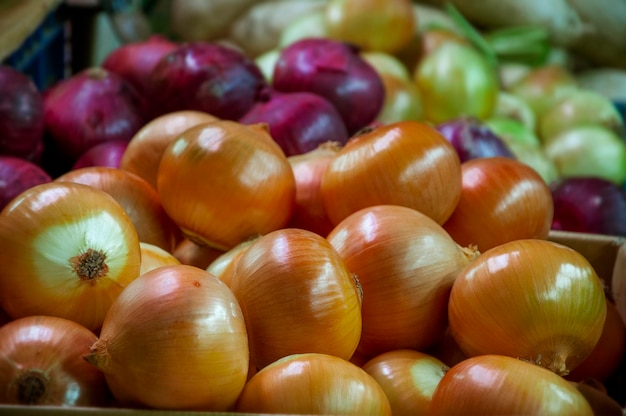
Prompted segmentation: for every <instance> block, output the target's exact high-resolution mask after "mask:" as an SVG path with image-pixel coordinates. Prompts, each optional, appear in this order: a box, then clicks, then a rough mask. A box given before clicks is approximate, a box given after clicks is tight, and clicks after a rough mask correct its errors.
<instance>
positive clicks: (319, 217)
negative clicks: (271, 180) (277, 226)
mask: <svg viewBox="0 0 626 416" xmlns="http://www.w3.org/2000/svg"><path fill="white" fill-rule="evenodd" d="M340 148H341V146H340V145H339V144H338V143H335V142H327V143H324V144H321V145H320V146H318V147H317V148H316V149H314V150H311V151H309V152H306V153H303V154H301V155H294V156H289V157H288V158H287V160H288V161H289V163H290V164H291V168H292V169H293V174H294V177H295V180H296V205H295V208H294V211H293V214H292V215H291V218H290V219H289V223H288V224H287V226H289V227H295V228H302V229H305V230H309V231H313V232H315V233H317V234H319V235H321V236H326V235H327V234H328V233H329V232H330V231H331V230H332V229H333V227H334V225H333V223H332V222H331V221H330V219H329V218H328V215H326V210H325V209H324V202H323V201H322V195H321V188H320V184H321V181H322V175H323V174H324V171H325V170H326V167H327V166H328V164H329V163H330V161H331V160H332V159H333V158H334V157H335V155H337V152H338V151H339V149H340Z"/></svg>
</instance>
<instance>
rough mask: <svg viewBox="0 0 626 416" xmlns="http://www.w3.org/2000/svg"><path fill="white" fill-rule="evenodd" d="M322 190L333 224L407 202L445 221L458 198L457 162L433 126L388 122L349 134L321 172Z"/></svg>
mask: <svg viewBox="0 0 626 416" xmlns="http://www.w3.org/2000/svg"><path fill="white" fill-rule="evenodd" d="M321 194H322V200H323V203H324V207H325V209H326V213H327V215H328V217H329V218H330V220H331V222H332V223H333V224H335V225H337V224H338V223H339V222H340V221H341V220H343V219H344V218H346V217H347V216H348V215H350V214H351V213H353V212H356V211H358V210H359V209H362V208H366V207H369V206H374V205H401V206H406V207H409V208H413V209H416V210H418V211H420V212H422V213H423V214H425V215H427V216H429V217H430V218H432V219H433V220H435V222H437V223H438V224H443V223H444V222H445V221H446V220H447V219H448V218H449V216H450V215H452V212H453V211H454V209H455V207H456V205H457V203H458V201H459V198H460V197H461V163H460V161H459V156H458V155H457V153H456V151H455V150H454V147H453V146H452V145H451V144H450V142H448V141H447V140H446V138H445V137H443V135H441V134H440V133H439V132H437V131H436V130H435V129H434V128H433V127H431V126H429V125H427V124H425V123H421V122H416V121H402V122H398V123H392V124H388V125H384V126H379V127H375V128H373V129H371V130H368V131H365V132H364V133H363V134H360V135H357V136H354V137H352V138H351V139H350V140H349V141H348V143H347V144H346V145H345V146H344V147H343V148H342V149H341V150H340V151H339V152H338V153H337V156H336V157H335V158H334V159H333V160H332V161H331V163H330V164H329V165H328V167H327V169H326V171H325V172H324V175H323V176H322V182H321Z"/></svg>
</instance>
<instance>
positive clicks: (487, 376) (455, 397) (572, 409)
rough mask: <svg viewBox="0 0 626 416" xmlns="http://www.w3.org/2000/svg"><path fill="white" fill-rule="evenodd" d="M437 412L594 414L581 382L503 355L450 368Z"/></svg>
mask: <svg viewBox="0 0 626 416" xmlns="http://www.w3.org/2000/svg"><path fill="white" fill-rule="evenodd" d="M429 414H431V415H446V416H447V415H485V416H487V415H542V416H549V415H577V416H592V415H593V411H592V409H591V406H590V405H589V403H588V402H587V399H585V396H583V395H582V393H580V392H579V391H578V390H577V389H576V387H575V386H573V385H572V384H571V383H570V382H568V381H567V380H565V379H564V378H562V377H560V376H559V375H557V374H554V373H553V372H551V371H549V370H546V369H545V368H542V367H540V366H538V365H536V364H533V363H530V362H527V361H524V360H520V359H516V358H513V357H507V356H500V355H492V354H490V355H482V356H478V357H472V358H468V359H466V360H464V361H462V362H460V363H459V364H457V365H455V366H453V367H452V368H450V369H449V370H448V371H447V372H446V374H445V375H444V376H443V378H442V379H441V381H440V382H439V384H438V385H437V388H436V389H435V392H434V393H433V397H432V401H431V406H430V413H429Z"/></svg>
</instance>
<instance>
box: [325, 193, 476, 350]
mask: <svg viewBox="0 0 626 416" xmlns="http://www.w3.org/2000/svg"><path fill="white" fill-rule="evenodd" d="M327 239H328V241H329V242H330V243H331V244H332V246H333V247H334V248H335V249H336V250H337V252H338V253H339V255H340V256H341V258H342V259H343V260H344V261H345V263H346V266H347V267H348V269H349V270H350V271H351V272H352V273H354V274H355V275H356V276H357V277H358V279H359V282H360V284H361V287H362V288H363V306H362V308H361V314H362V319H363V329H362V333H361V340H360V342H359V347H358V350H359V352H360V353H362V354H365V355H366V356H369V357H372V356H374V355H378V354H381V353H384V352H387V351H391V350H396V349H407V348H410V349H415V350H422V349H424V348H427V347H430V346H431V345H433V344H434V343H435V342H436V341H437V340H438V339H439V338H440V337H441V336H442V335H443V332H444V331H445V329H446V327H447V307H448V297H449V294H450V289H451V288H452V283H453V282H454V279H455V278H456V275H457V274H458V273H459V272H460V271H461V269H462V268H463V267H465V266H466V265H467V264H468V263H469V262H470V261H471V260H472V259H473V258H474V257H475V256H477V255H478V253H476V252H475V251H473V250H471V249H469V248H468V249H463V248H462V247H460V246H459V245H457V244H456V243H455V242H454V241H453V240H452V238H451V237H450V236H449V235H448V233H446V232H445V230H444V229H443V228H442V227H441V226H440V225H439V224H437V223H436V222H435V221H433V220H432V219H430V218H429V217H427V216H426V215H424V214H422V213H420V212H418V211H416V210H414V209H411V208H407V207H402V206H397V205H378V206H373V207H369V208H364V209H362V210H359V211H357V212H355V213H353V214H351V215H350V216H348V217H347V218H345V219H344V220H343V221H341V222H340V223H339V224H338V225H337V226H336V227H335V228H334V229H333V230H332V231H331V232H330V234H328V236H327Z"/></svg>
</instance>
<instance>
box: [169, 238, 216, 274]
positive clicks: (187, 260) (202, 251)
mask: <svg viewBox="0 0 626 416" xmlns="http://www.w3.org/2000/svg"><path fill="white" fill-rule="evenodd" d="M172 254H173V255H174V257H176V258H177V259H178V261H180V263H181V264H186V265H188V266H196V267H198V268H200V269H206V268H207V267H208V266H209V264H211V262H213V261H214V260H215V259H216V258H218V257H220V256H221V255H222V254H224V251H223V250H218V249H216V248H213V247H209V246H200V245H198V244H196V243H194V242H193V241H191V240H190V239H188V238H183V240H182V241H181V242H180V243H178V244H177V245H176V248H175V249H174V251H173V252H172Z"/></svg>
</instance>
